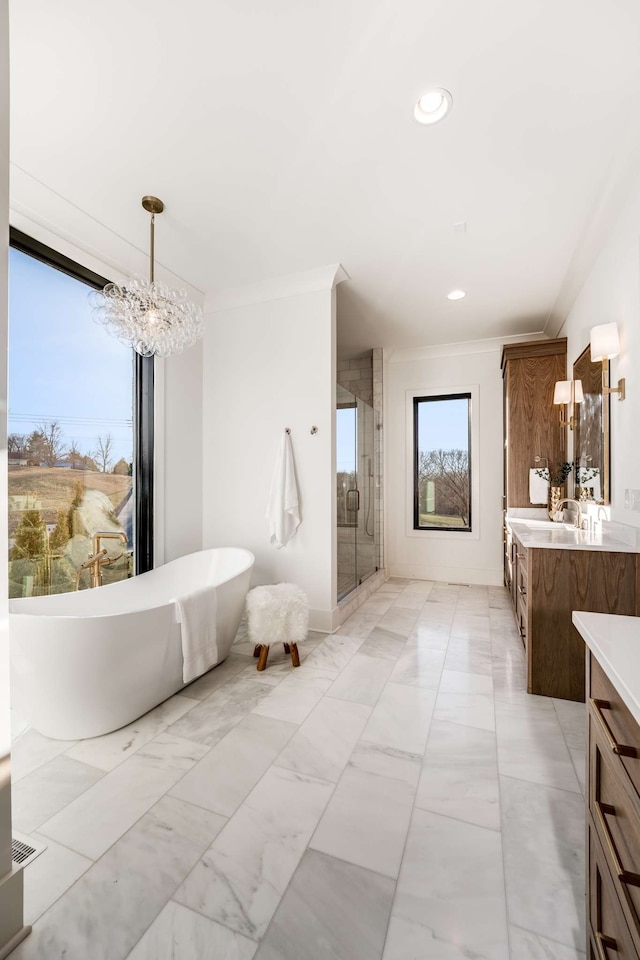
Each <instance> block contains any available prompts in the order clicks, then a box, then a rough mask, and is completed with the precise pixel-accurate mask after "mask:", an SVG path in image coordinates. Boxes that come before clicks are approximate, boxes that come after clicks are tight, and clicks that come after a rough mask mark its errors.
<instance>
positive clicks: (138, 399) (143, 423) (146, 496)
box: [9, 227, 155, 575]
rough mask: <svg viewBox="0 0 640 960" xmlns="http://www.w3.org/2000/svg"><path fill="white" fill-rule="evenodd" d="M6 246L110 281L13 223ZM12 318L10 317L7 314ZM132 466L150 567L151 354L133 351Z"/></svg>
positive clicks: (141, 561)
mask: <svg viewBox="0 0 640 960" xmlns="http://www.w3.org/2000/svg"><path fill="white" fill-rule="evenodd" d="M9 246H10V247H14V248H15V249H16V250H20V252H21V253H25V254H27V256H30V257H33V258H34V259H36V260H40V261H41V262H42V263H45V264H47V266H49V267H53V269H54V270H59V271H60V272H61V273H66V274H67V275H68V276H70V277H73V278H74V279H75V280H79V281H81V282H82V283H85V284H86V285H87V286H88V287H92V288H93V289H94V290H102V289H103V287H105V286H106V284H107V283H109V280H107V279H106V278H105V277H102V276H101V275H100V274H99V273H95V272H94V271H93V270H90V269H89V268H88V267H85V266H83V265H82V264H80V263H77V262H76V261H75V260H72V259H71V258H70V257H67V256H65V255H64V254H63V253H59V252H58V251H57V250H54V249H53V248H52V247H48V246H47V245H46V244H44V243H41V242H40V241H39V240H35V239H34V238H33V237H30V236H28V235H27V234H26V233H23V232H22V231H21V230H18V229H16V228H15V227H10V228H9ZM9 322H11V318H9ZM134 358H135V362H134V384H133V396H134V409H133V411H132V412H133V428H134V429H133V469H134V495H135V538H134V570H135V573H136V575H137V574H139V573H146V572H147V571H149V570H152V569H153V561H154V555H153V554H154V536H153V531H154V496H153V492H154V446H155V441H154V403H155V401H154V393H155V384H154V381H155V364H154V358H153V357H141V356H140V355H139V354H137V353H134Z"/></svg>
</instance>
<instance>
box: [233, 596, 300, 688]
mask: <svg viewBox="0 0 640 960" xmlns="http://www.w3.org/2000/svg"><path fill="white" fill-rule="evenodd" d="M247 621H248V627H249V639H250V640H252V641H253V642H254V643H255V648H254V651H253V655H254V657H258V670H264V668H265V667H266V665H267V658H268V656H269V647H270V646H271V644H272V643H283V644H284V650H285V653H290V654H291V662H292V664H293V666H294V667H299V666H300V656H299V654H298V644H299V643H300V642H301V641H302V640H304V638H305V637H306V635H307V630H308V629H309V602H308V600H307V596H306V594H305V592H304V590H301V589H300V587H298V586H296V584H295V583H271V584H268V585H267V586H264V587H254V588H253V590H250V591H249V593H248V594H247Z"/></svg>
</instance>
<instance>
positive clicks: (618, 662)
mask: <svg viewBox="0 0 640 960" xmlns="http://www.w3.org/2000/svg"><path fill="white" fill-rule="evenodd" d="M572 619H573V623H574V625H575V627H576V630H577V631H578V633H579V634H580V635H581V637H582V638H583V640H584V642H585V643H586V645H587V646H588V647H589V649H590V650H591V652H592V653H593V655H594V656H595V658H596V659H597V661H598V663H599V664H600V666H601V667H602V668H603V670H604V671H605V673H606V674H607V676H608V677H609V679H610V680H611V682H612V684H613V685H614V687H615V688H616V690H617V691H618V693H619V694H620V696H621V697H622V699H623V700H624V702H625V704H626V705H627V707H628V708H629V710H630V711H631V713H632V715H633V717H634V718H635V720H636V721H637V722H638V723H640V617H621V616H618V615H616V614H612V613H582V612H581V611H579V610H574V611H573V614H572Z"/></svg>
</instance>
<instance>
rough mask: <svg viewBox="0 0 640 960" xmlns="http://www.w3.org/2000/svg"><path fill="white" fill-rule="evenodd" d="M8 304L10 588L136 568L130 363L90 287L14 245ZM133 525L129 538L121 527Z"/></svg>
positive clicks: (106, 578) (27, 591) (46, 586)
mask: <svg viewBox="0 0 640 960" xmlns="http://www.w3.org/2000/svg"><path fill="white" fill-rule="evenodd" d="M9 271H10V273H9V276H10V308H9V310H10V312H9V437H8V454H9V558H8V559H9V585H10V596H11V597H24V596H39V595H42V594H50V593H65V592H67V591H70V590H74V589H85V588H87V587H89V586H91V582H90V570H89V568H88V567H87V566H86V561H87V559H88V556H89V554H91V553H93V552H94V547H95V543H94V541H93V537H94V535H95V534H96V533H99V532H102V533H108V534H112V535H114V536H112V537H111V538H108V539H107V538H106V539H103V540H102V541H100V543H99V545H98V546H99V548H100V549H102V548H106V553H105V554H104V556H103V557H102V561H103V562H102V564H101V566H100V574H101V578H102V582H103V583H112V582H114V581H116V580H121V579H124V578H126V577H127V576H130V575H131V574H132V572H133V559H132V551H133V542H132V540H133V528H134V496H133V482H134V477H133V447H134V435H133V416H132V409H133V396H134V389H133V388H134V376H135V371H134V361H133V356H132V351H131V349H129V348H127V347H126V346H123V345H122V344H121V343H120V342H119V341H118V340H115V339H114V338H113V337H111V336H109V334H108V333H107V332H106V331H105V330H104V328H103V327H101V326H100V325H99V324H97V323H95V322H94V320H93V319H92V311H91V306H90V303H89V293H90V291H91V288H92V285H90V284H88V283H86V282H83V281H82V280H80V279H77V278H76V277H74V276H71V275H69V274H68V273H66V272H63V271H62V270H61V269H56V268H55V267H54V266H52V265H50V264H49V263H47V262H44V261H43V260H40V259H36V258H35V257H34V256H31V255H30V254H28V253H26V252H24V251H23V250H21V249H16V248H14V247H12V248H11V250H10V261H9ZM123 534H124V535H126V543H125V542H123V541H124V537H123V536H122V535H123Z"/></svg>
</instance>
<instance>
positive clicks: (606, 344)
mask: <svg viewBox="0 0 640 960" xmlns="http://www.w3.org/2000/svg"><path fill="white" fill-rule="evenodd" d="M619 353H620V337H619V336H618V324H617V323H601V324H599V326H597V327H592V328H591V359H592V361H594V362H595V361H597V360H611V359H612V358H613V357H617V356H618V354H619Z"/></svg>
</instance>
